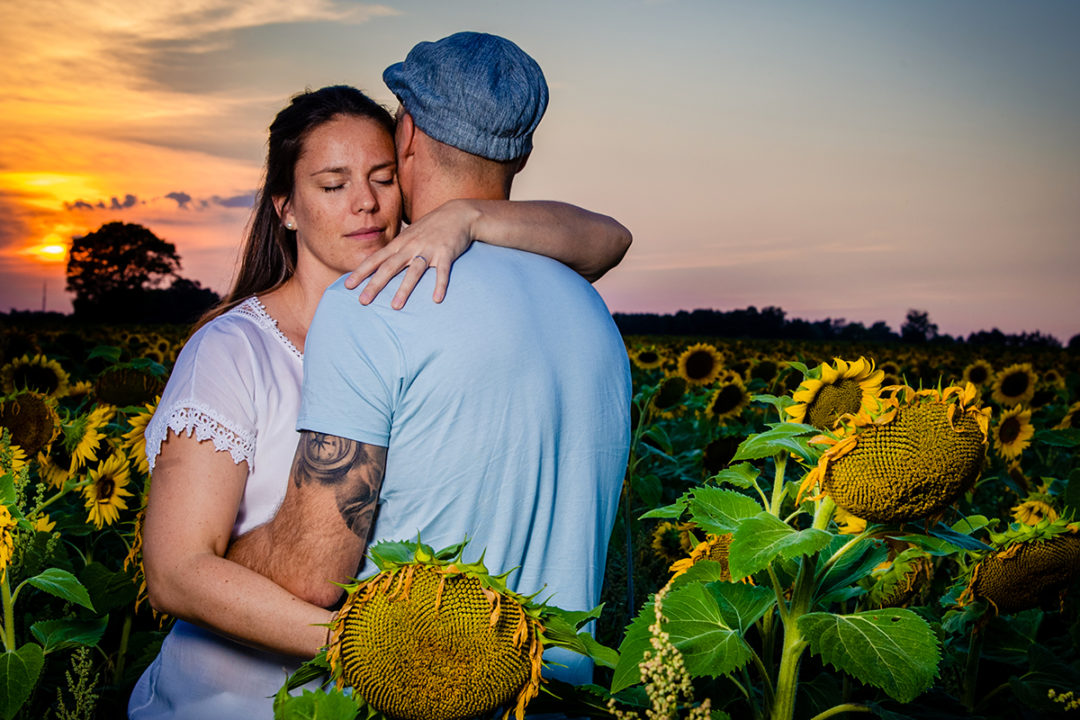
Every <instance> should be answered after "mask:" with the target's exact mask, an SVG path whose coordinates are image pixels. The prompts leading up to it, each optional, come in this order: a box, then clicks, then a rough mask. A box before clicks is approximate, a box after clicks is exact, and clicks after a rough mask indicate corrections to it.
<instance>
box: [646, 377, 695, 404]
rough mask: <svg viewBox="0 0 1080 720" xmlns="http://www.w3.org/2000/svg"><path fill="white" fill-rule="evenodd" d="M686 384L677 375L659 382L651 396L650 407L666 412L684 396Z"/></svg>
mask: <svg viewBox="0 0 1080 720" xmlns="http://www.w3.org/2000/svg"><path fill="white" fill-rule="evenodd" d="M686 390H687V382H686V380H685V379H684V378H683V377H681V376H679V375H669V376H667V377H666V378H664V379H663V380H661V381H660V384H659V385H658V386H657V388H656V393H655V394H654V395H653V396H652V401H651V402H652V406H653V408H654V409H656V410H659V411H660V412H668V411H670V410H671V409H672V408H674V407H675V406H676V405H678V404H679V403H681V402H682V400H683V397H685V396H686Z"/></svg>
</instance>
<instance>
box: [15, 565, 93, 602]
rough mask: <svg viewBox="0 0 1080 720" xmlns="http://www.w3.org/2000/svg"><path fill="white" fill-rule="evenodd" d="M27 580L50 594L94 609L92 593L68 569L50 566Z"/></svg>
mask: <svg viewBox="0 0 1080 720" xmlns="http://www.w3.org/2000/svg"><path fill="white" fill-rule="evenodd" d="M26 582H27V583H28V584H30V585H33V586H34V587H36V588H37V589H38V590H44V591H45V592H47V593H49V594H50V595H55V596H56V597H59V598H63V599H64V600H68V601H70V602H73V603H76V604H78V605H82V606H83V607H84V608H86V609H87V610H90V611H91V612H92V611H93V610H94V605H93V603H91V602H90V594H89V593H87V592H86V588H85V587H83V585H82V583H81V582H79V579H78V578H77V577H75V576H74V575H72V574H71V573H69V572H68V571H67V570H61V569H60V568H48V569H47V570H45V571H43V572H41V573H39V574H38V575H35V576H34V577H32V578H27V580H26Z"/></svg>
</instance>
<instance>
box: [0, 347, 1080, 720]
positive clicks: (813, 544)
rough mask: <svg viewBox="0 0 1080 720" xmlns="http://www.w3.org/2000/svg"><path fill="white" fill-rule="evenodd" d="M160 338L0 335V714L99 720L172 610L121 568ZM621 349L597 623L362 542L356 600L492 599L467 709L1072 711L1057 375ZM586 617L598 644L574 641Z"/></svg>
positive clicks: (308, 713)
mask: <svg viewBox="0 0 1080 720" xmlns="http://www.w3.org/2000/svg"><path fill="white" fill-rule="evenodd" d="M185 335H186V328H180V327H152V328H134V329H133V328H123V329H122V328H109V327H101V328H97V329H91V330H87V331H80V332H79V333H72V332H69V331H65V330H63V329H56V330H48V329H39V330H35V331H29V330H26V329H24V328H23V329H20V328H16V327H7V328H0V427H2V430H0V603H2V617H0V636H2V638H3V644H4V645H3V651H2V654H0V688H2V689H3V690H2V691H0V720H9V719H12V718H35V719H37V718H51V717H55V718H114V717H123V716H124V714H125V708H126V703H127V697H128V694H129V693H130V691H131V688H132V687H133V685H134V683H135V680H136V679H137V678H138V676H139V675H140V674H141V672H142V670H143V669H144V668H145V667H146V665H147V664H148V663H149V662H150V661H151V660H152V659H153V657H154V656H155V654H156V652H157V649H158V647H159V645H160V643H161V640H162V638H163V637H164V634H165V632H166V631H167V629H168V627H169V623H170V619H169V618H168V617H164V616H158V615H156V614H155V613H154V611H153V610H152V609H151V608H150V606H149V604H148V603H147V601H146V586H145V581H144V579H143V575H142V570H141V567H142V566H141V554H140V548H141V543H140V531H139V528H140V520H141V516H142V512H143V509H144V504H145V501H144V499H145V496H146V490H147V485H148V483H149V477H148V474H147V465H146V460H145V457H144V446H143V438H142V433H143V429H144V428H145V426H146V423H147V421H148V420H149V418H150V416H151V415H152V413H153V410H154V407H155V403H156V401H157V398H158V397H159V395H160V393H161V390H162V388H163V387H164V384H165V382H166V380H167V379H168V373H169V369H170V368H171V364H172V361H173V360H174V359H175V356H176V352H177V351H178V349H179V347H180V346H181V344H182V342H183V339H184V337H185ZM626 345H627V352H628V354H629V357H630V361H631V367H632V373H633V381H634V397H633V408H632V417H633V434H632V445H631V453H630V458H629V462H628V467H627V472H626V479H625V482H624V487H623V496H622V502H621V507H620V511H619V517H618V520H617V522H616V526H615V528H614V532H613V536H612V538H611V542H610V545H609V553H608V566H607V573H606V580H605V586H604V591H603V600H604V604H603V606H602V608H601V609H599V610H598V611H596V612H594V613H591V614H586V613H579V614H576V615H575V614H572V613H557V612H554V611H553V610H551V609H546V608H544V607H540V606H535V605H533V604H530V602H526V601H525V600H524V599H521V598H519V597H518V598H515V597H511V596H512V594H508V593H507V592H506V591H505V588H502V589H500V587H499V583H498V582H497V581H496V580H493V577H497V576H489V575H487V573H486V569H484V568H479V569H477V568H472V567H471V566H462V565H461V564H460V563H456V562H455V559H454V556H453V552H452V550H451V551H448V552H444V553H440V552H437V551H433V550H432V549H430V548H426V547H424V546H422V545H420V546H410V547H409V548H408V551H407V552H406V550H405V549H403V548H384V549H382V550H381V552H382V553H383V554H382V555H381V556H380V557H379V558H377V561H378V564H379V566H380V567H381V568H383V572H382V573H381V574H380V576H379V577H378V578H376V579H374V580H369V581H362V582H361V583H360V584H359V585H358V586H356V588H354V589H353V592H359V593H360V594H361V597H372V598H376V599H378V600H379V602H384V603H388V602H389V601H390V600H392V599H394V598H395V597H397V595H398V594H399V592H400V590H399V588H400V587H404V586H407V587H409V588H411V589H412V590H411V591H415V592H417V593H419V592H420V591H421V589H422V588H425V587H428V586H430V588H429V589H430V590H431V592H433V593H435V595H434V600H433V601H431V600H428V601H423V602H427V605H428V606H429V611H431V612H434V613H435V614H436V615H437V614H438V612H439V609H440V606H441V605H442V603H444V602H446V603H451V602H457V601H455V600H453V598H456V597H459V596H460V597H461V598H462V600H461V601H460V602H462V603H479V605H478V606H479V607H489V606H488V605H485V604H484V603H490V604H491V605H490V607H491V608H494V610H493V611H492V612H491V617H492V618H495V619H494V620H492V621H491V623H490V627H491V628H492V630H491V631H492V632H495V631H496V630H498V632H499V633H503V634H502V635H501V637H503V642H504V643H505V644H506V647H507V648H509V650H508V652H511V653H513V652H517V653H519V654H520V658H517V659H515V658H514V657H509V656H508V657H503V656H491V657H487V656H485V658H484V659H483V660H479V659H478V661H477V662H482V663H483V664H484V666H485V668H495V667H498V666H499V663H503V662H506V663H508V665H507V666H508V667H513V668H514V672H515V673H516V675H515V677H518V676H520V680H514V681H513V682H511V683H509V684H508V685H507V687H506V688H505V689H504V690H500V691H499V693H500V694H498V695H497V699H496V700H493V701H492V702H493V703H495V704H496V705H497V704H500V703H502V704H504V706H505V707H509V708H510V710H509V712H510V714H512V715H513V716H515V717H520V716H522V715H523V713H524V710H525V705H526V704H528V705H529V707H528V711H529V712H540V711H548V710H552V709H556V710H559V711H562V712H566V713H568V714H571V715H581V716H591V717H614V718H639V717H640V718H724V717H731V718H755V719H756V718H770V719H774V720H788V719H790V718H800V719H802V718H811V719H813V720H824V719H825V718H828V717H834V716H837V717H855V716H856V715H857V714H862V715H869V716H877V717H882V718H889V719H893V720H901V719H902V718H953V717H955V718H961V717H984V718H998V717H1000V718H1006V717H1008V718H1038V717H1046V716H1051V715H1056V714H1062V715H1067V714H1070V713H1071V714H1074V715H1075V714H1076V711H1077V710H1078V709H1080V612H1078V611H1080V604H1078V601H1077V596H1076V593H1075V592H1071V593H1070V590H1073V591H1075V590H1076V585H1077V584H1078V581H1077V575H1078V574H1080V522H1078V518H1077V515H1078V513H1077V511H1078V510H1080V461H1078V448H1080V358H1078V357H1077V356H1076V355H1075V354H1070V353H1067V352H1064V351H1059V350H1052V349H1036V350H1020V349H1016V348H1005V347H1002V348H996V349H995V348H988V347H987V346H980V347H977V348H975V347H969V346H964V345H962V344H957V345H953V346H949V347H947V348H941V347H931V346H928V345H903V344H866V345H855V344H851V343H836V344H827V343H822V342H817V343H810V342H792V341H773V342H766V341H758V340H753V341H749V340H728V339H719V338H679V337H671V336H648V337H633V336H629V337H626ZM417 558H421V560H422V561H417V560H416V559H417ZM417 563H418V564H417ZM414 566H415V567H414ZM454 583H460V589H454V588H455V587H458V586H455V585H454ZM365 593H366V595H365ZM444 598H445V600H444ZM469 598H474V599H469ZM500 598H502V599H500ZM413 601H415V602H416V603H421V602H422V601H421V599H420V596H419V595H418V596H416V597H415V598H413V599H412V600H410V602H413ZM519 601H520V603H519ZM391 605H392V603H391V604H390V605H387V607H388V608H389V607H391ZM350 607H353V606H350ZM500 607H501V608H503V609H501V610H500ZM356 608H357V609H355V610H350V611H349V613H347V615H348V616H349V617H351V618H363V617H366V615H364V614H363V613H366V612H369V611H368V610H361V609H360V608H361V606H360V605H357V606H356ZM432 608H433V610H432ZM388 611H389V610H387V612H388ZM370 612H376V611H375V610H372V611H370ZM377 612H378V613H381V612H383V611H381V610H380V611H377ZM408 612H414V611H413V610H408ZM376 616H377V617H381V615H378V614H377V615H376ZM373 617H374V616H373ZM356 621H357V622H360V620H356ZM367 622H368V621H367V620H363V623H367ZM590 622H591V623H592V627H593V634H594V635H595V640H593V637H592V635H589V634H588V633H585V634H578V632H577V631H578V630H580V629H581V628H583V627H585V626H586V623H590ZM363 623H361V625H362V626H363V627H364V628H367V627H368V625H366V624H363ZM481 625H482V626H483V627H482V628H481V630H484V629H485V628H486V627H487V625H488V623H487V622H485V623H481ZM504 625H505V629H503V626H504ZM371 627H372V628H374V629H369V630H365V632H374V633H376V634H377V635H380V636H381V635H382V634H385V631H380V630H378V627H377V626H375V625H372V626H371ZM485 631H486V630H485ZM354 632H360V631H359V630H356V631H354V630H350V629H348V627H347V626H344V625H343V626H342V629H339V630H338V631H337V634H338V635H341V636H342V637H343V638H345V640H342V642H341V644H340V645H339V646H337V650H336V653H337V654H336V655H335V650H334V648H333V647H332V648H331V652H330V655H331V663H333V662H335V658H336V662H339V663H341V664H342V665H343V667H344V673H343V674H344V676H345V677H346V678H353V677H355V678H360V677H361V676H363V677H364V680H363V683H372V682H374V685H370V689H365V691H364V692H365V693H369V694H370V695H372V696H373V697H374V696H375V695H377V694H378V693H380V692H383V690H382V686H381V685H380V684H379V681H378V672H376V675H375V679H374V680H371V678H370V677H369V676H367V675H363V673H362V671H361V670H360V669H359V668H360V665H350V664H349V663H351V662H353V661H352V660H351V658H354V657H355V658H360V657H361V656H362V655H364V653H363V649H364V648H365V647H366V643H359V644H355V643H356V641H354V640H349V638H352V637H354V635H353V634H352V633H354ZM349 642H352V643H354V644H353V645H350V644H348V643H349ZM544 643H547V644H549V645H551V644H553V645H557V646H559V647H564V648H569V649H572V650H576V651H578V652H582V653H584V654H587V655H589V656H590V657H592V658H593V659H594V660H595V661H596V665H597V671H596V678H595V684H593V685H588V686H582V687H569V686H562V685H560V684H558V683H555V682H550V683H540V684H539V687H537V686H538V683H537V677H536V672H535V670H536V667H537V662H538V660H537V658H538V657H539V655H538V652H539V649H540V646H541V645H542V644H544ZM522 648H523V649H522ZM406 654H408V653H406ZM489 654H490V653H489ZM324 660H325V658H324ZM382 660H383V659H382V658H381V657H375V658H374V659H373V662H376V663H378V662H382ZM357 662H359V661H358V660H357ZM325 667H326V666H325V665H324V666H322V669H325ZM315 669H316V670H318V669H319V668H318V667H316V668H315ZM476 675H477V677H479V678H482V679H481V680H480V682H486V681H487V680H491V679H492V678H491V677H490V673H488V674H487V675H485V673H484V672H480V673H476ZM308 677H310V675H309V676H308ZM304 679H305V678H294V682H292V683H290V685H287V686H286V687H284V688H283V690H282V693H280V694H279V698H278V708H277V709H278V716H279V717H283V718H290V717H314V716H315V714H314V713H315V708H316V707H317V708H318V713H319V714H318V717H331V718H336V717H342V718H351V717H381V716H383V715H382V714H380V711H377V710H375V709H374V708H373V707H371V706H368V705H366V703H365V701H364V700H363V698H361V697H360V695H361V693H360V692H354V693H352V694H351V695H342V694H341V693H340V692H339V691H337V690H335V689H333V688H328V689H327V690H326V692H325V693H322V694H321V695H320V697H321V699H320V698H319V697H314V696H315V695H319V694H312V693H310V692H305V693H304V694H303V695H290V694H289V689H290V687H294V686H296V685H299V684H300V682H301V681H302V680H304ZM353 684H355V685H356V686H357V687H360V684H361V680H360V679H356V680H355V681H354V682H353ZM364 687H365V688H368V687H369V685H364ZM498 698H501V699H498ZM507 698H509V700H507ZM323 699H325V701H326V702H322V700H323ZM387 712H389V713H391V716H395V715H393V713H397V712H398V711H394V710H388V711H387ZM427 712H428V711H424V713H427ZM432 712H433V711H432ZM424 713H422V714H424ZM404 715H405V713H404V712H401V713H398V715H396V716H404Z"/></svg>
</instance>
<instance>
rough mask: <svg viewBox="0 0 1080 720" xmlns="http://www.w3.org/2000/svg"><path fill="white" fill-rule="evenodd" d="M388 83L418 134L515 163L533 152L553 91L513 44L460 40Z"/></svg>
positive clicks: (397, 68) (431, 49)
mask: <svg viewBox="0 0 1080 720" xmlns="http://www.w3.org/2000/svg"><path fill="white" fill-rule="evenodd" d="M383 82H385V83H386V86H387V87H388V88H390V90H391V91H392V92H393V93H394V95H396V96H397V99H398V100H399V101H401V104H402V106H403V107H404V108H405V110H406V111H407V112H408V113H409V115H411V116H412V118H413V121H414V122H415V123H416V126H417V127H418V128H420V129H421V130H423V131H424V132H425V133H426V134H427V135H429V136H430V137H432V138H434V139H435V140H438V141H439V142H443V143H446V144H447V145H451V146H453V147H456V148H458V149H459V150H464V151H465V152H467V153H472V154H473V155H479V156H481V157H485V158H487V159H489V160H498V161H505V160H514V159H516V158H519V157H522V156H523V155H525V154H527V153H528V152H529V151H530V150H532V135H533V131H534V130H536V126H537V125H539V124H540V118H542V117H543V116H544V110H545V109H547V101H548V87H547V82H546V81H545V80H544V73H543V71H541V70H540V66H539V65H537V64H536V61H535V60H533V59H532V58H531V57H529V56H528V55H527V54H526V53H525V52H524V51H523V50H522V49H521V48H519V47H518V46H517V45H515V44H514V43H512V42H510V41H509V40H507V39H506V38H502V37H499V36H497V35H488V34H486V33H477V32H460V33H455V34H454V35H450V36H449V37H445V38H443V39H442V40H437V41H435V42H422V43H419V44H417V45H416V47H414V48H413V49H412V50H410V51H409V54H408V55H407V56H406V57H405V61H404V62H399V63H395V64H393V65H391V66H390V67H388V68H386V70H385V71H384V72H383Z"/></svg>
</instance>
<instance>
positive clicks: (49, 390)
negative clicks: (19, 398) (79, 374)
mask: <svg viewBox="0 0 1080 720" xmlns="http://www.w3.org/2000/svg"><path fill="white" fill-rule="evenodd" d="M69 381H70V378H69V376H68V374H67V372H66V371H65V370H64V368H62V367H60V363H58V362H56V361H55V360H53V359H51V358H47V357H45V356H44V355H34V356H32V357H31V356H29V355H23V356H22V357H21V358H17V359H15V360H12V361H11V362H9V363H8V364H7V365H5V366H4V367H3V368H0V388H2V389H3V391H4V393H14V392H19V391H20V390H33V391H34V392H39V393H41V394H42V395H48V396H49V397H54V398H55V397H63V396H64V395H65V394H66V393H67V390H68V382H69Z"/></svg>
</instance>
